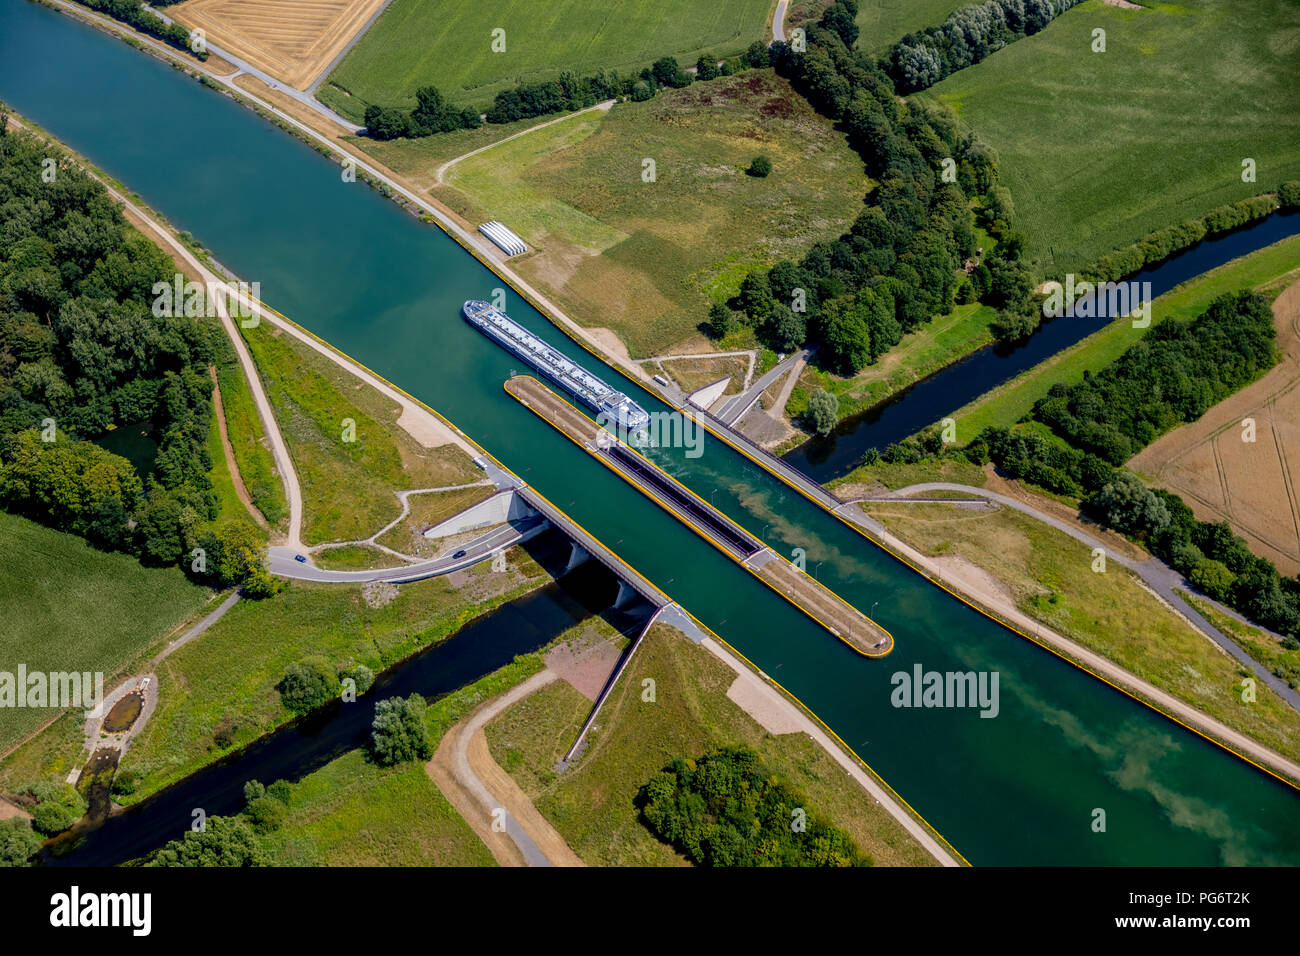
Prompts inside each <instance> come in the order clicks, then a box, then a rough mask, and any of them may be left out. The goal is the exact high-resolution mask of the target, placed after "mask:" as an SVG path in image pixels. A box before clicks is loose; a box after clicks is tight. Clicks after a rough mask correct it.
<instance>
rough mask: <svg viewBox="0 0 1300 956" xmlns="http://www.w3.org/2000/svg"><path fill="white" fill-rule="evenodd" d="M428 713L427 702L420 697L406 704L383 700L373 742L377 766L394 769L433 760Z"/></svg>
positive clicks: (415, 695)
mask: <svg viewBox="0 0 1300 956" xmlns="http://www.w3.org/2000/svg"><path fill="white" fill-rule="evenodd" d="M424 712H425V705H424V698H423V697H421V696H420V695H419V694H412V695H411V696H410V697H407V698H406V699H405V700H403V699H402V698H400V697H394V698H391V699H389V700H381V701H380V702H379V703H378V704H376V705H375V719H374V722H373V723H372V724H371V735H370V741H371V753H372V754H373V755H374V758H375V762H376V763H378V764H381V765H383V766H392V765H393V764H397V763H402V762H404V761H407V760H428V759H429V758H430V757H431V756H433V748H432V747H431V746H430V744H429V730H428V727H427V726H426V725H425V721H424Z"/></svg>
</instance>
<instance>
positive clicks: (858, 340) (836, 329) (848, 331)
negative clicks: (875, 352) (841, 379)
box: [819, 299, 893, 375]
mask: <svg viewBox="0 0 1300 956" xmlns="http://www.w3.org/2000/svg"><path fill="white" fill-rule="evenodd" d="M891 311H892V310H891ZM866 314H867V313H866V310H865V309H864V308H862V307H859V306H857V305H853V306H846V305H845V304H844V301H843V300H841V299H832V300H831V301H830V302H828V303H826V305H825V306H824V307H823V309H822V316H821V319H822V346H823V348H824V349H825V357H826V361H827V362H828V364H830V365H831V366H832V367H833V368H834V370H835V371H837V372H839V373H840V374H842V375H853V374H856V373H857V372H859V371H861V370H862V369H864V368H866V366H867V365H869V364H870V363H871V360H872V340H871V330H870V329H869V328H868V326H867V322H866V318H865V317H866ZM890 321H893V316H892V315H890ZM819 354H820V353H819Z"/></svg>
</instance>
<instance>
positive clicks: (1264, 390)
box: [1129, 274, 1300, 575]
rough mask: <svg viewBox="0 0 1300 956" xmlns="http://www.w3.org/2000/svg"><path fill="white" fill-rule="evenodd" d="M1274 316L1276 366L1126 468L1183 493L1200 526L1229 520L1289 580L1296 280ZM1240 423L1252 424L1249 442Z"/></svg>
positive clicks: (1299, 477) (1295, 466) (1298, 432)
mask: <svg viewBox="0 0 1300 956" xmlns="http://www.w3.org/2000/svg"><path fill="white" fill-rule="evenodd" d="M1297 279H1298V280H1300V274H1298V275H1297ZM1273 314H1274V317H1275V322H1276V328H1277V337H1278V347H1279V348H1280V349H1281V350H1282V361H1281V362H1279V363H1278V364H1277V366H1275V367H1274V368H1273V369H1272V371H1270V372H1269V373H1268V374H1267V375H1265V376H1264V377H1263V378H1262V379H1260V380H1259V381H1258V382H1255V383H1253V384H1252V385H1249V386H1247V387H1246V388H1243V389H1242V390H1241V391H1240V392H1238V393H1237V394H1235V395H1231V396H1229V397H1228V398H1226V399H1224V400H1223V401H1222V402H1220V403H1219V404H1218V405H1215V406H1214V407H1213V408H1211V409H1210V410H1209V411H1208V412H1206V413H1205V415H1204V416H1203V417H1202V418H1201V419H1200V420H1199V421H1195V422H1191V423H1189V424H1187V425H1184V426H1182V427H1181V428H1177V429H1175V430H1174V431H1172V432H1169V433H1168V434H1167V435H1164V436H1162V437H1161V438H1160V439H1159V440H1157V441H1156V442H1154V443H1153V444H1151V445H1149V446H1148V447H1147V448H1145V449H1144V450H1143V451H1142V452H1141V453H1139V454H1138V455H1137V456H1136V457H1134V458H1133V460H1132V461H1130V462H1129V466H1130V467H1131V468H1133V469H1134V470H1135V471H1137V472H1138V473H1139V474H1140V475H1142V476H1143V477H1145V478H1147V479H1149V480H1150V481H1151V482H1152V483H1153V484H1155V485H1157V486H1160V487H1164V488H1168V489H1170V490H1171V491H1175V492H1177V493H1178V494H1179V495H1181V496H1182V498H1183V500H1184V501H1186V502H1187V503H1188V504H1189V505H1190V506H1191V508H1192V510H1193V511H1194V512H1195V513H1196V516H1197V517H1198V518H1200V519H1201V520H1202V521H1227V522H1228V523H1230V524H1231V525H1232V527H1233V528H1234V529H1235V530H1236V531H1237V532H1238V533H1239V534H1241V535H1242V536H1243V537H1244V538H1245V539H1246V540H1247V542H1248V543H1249V544H1250V546H1251V549H1252V550H1253V551H1254V552H1255V553H1256V554H1259V555H1261V556H1262V557H1265V558H1268V559H1269V560H1270V561H1272V562H1273V563H1274V564H1275V565H1277V568H1278V570H1279V571H1281V572H1282V573H1283V574H1286V575H1292V574H1296V573H1297V572H1300V487H1298V484H1300V281H1297V283H1296V284H1294V285H1291V286H1290V287H1289V288H1288V289H1286V290H1285V291H1284V292H1283V293H1282V294H1281V295H1280V296H1278V298H1277V299H1275V300H1274V302H1273ZM1246 419H1251V420H1252V421H1253V422H1254V423H1255V434H1254V440H1253V441H1247V440H1246V438H1247V437H1248V435H1247V432H1246V429H1244V428H1243V427H1242V422H1243V421H1245V420H1246Z"/></svg>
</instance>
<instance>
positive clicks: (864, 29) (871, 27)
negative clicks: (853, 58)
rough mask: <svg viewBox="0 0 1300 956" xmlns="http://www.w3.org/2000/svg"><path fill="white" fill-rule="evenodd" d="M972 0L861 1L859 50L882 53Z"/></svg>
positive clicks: (932, 25)
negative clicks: (906, 36)
mask: <svg viewBox="0 0 1300 956" xmlns="http://www.w3.org/2000/svg"><path fill="white" fill-rule="evenodd" d="M970 3H971V0H858V16H857V24H858V28H859V30H860V31H861V32H860V33H859V34H858V47H859V48H860V49H863V50H867V51H870V52H872V53H880V52H882V51H883V50H884V49H885V48H886V47H888V46H890V45H891V44H893V43H894V42H895V41H898V40H901V39H902V38H903V37H904V36H905V35H906V34H908V33H911V32H912V31H913V30H920V29H922V28H923V27H937V26H938V25H939V24H941V23H943V21H944V18H945V17H947V16H948V14H950V13H952V12H953V11H954V10H956V9H957V8H958V7H965V6H969V5H970Z"/></svg>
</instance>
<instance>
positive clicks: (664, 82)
mask: <svg viewBox="0 0 1300 956" xmlns="http://www.w3.org/2000/svg"><path fill="white" fill-rule="evenodd" d="M680 72H682V68H681V66H680V65H679V64H678V63H677V58H676V57H673V56H662V57H660V58H659V59H657V60H655V61H654V64H653V65H652V66H651V67H650V73H651V75H653V76H654V78H655V82H656V83H658V84H659V85H660V86H676V85H677V74H678V73H680Z"/></svg>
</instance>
